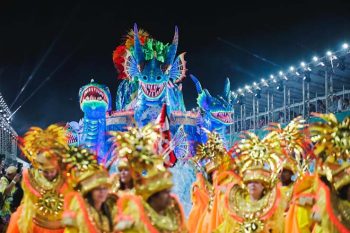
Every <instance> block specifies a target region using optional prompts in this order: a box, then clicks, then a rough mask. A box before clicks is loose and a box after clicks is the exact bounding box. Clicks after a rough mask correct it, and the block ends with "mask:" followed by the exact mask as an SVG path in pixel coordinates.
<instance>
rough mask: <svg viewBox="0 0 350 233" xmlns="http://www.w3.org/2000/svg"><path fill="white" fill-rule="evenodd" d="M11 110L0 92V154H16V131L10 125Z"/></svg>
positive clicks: (13, 155) (11, 155)
mask: <svg viewBox="0 0 350 233" xmlns="http://www.w3.org/2000/svg"><path fill="white" fill-rule="evenodd" d="M10 116H11V111H10V109H9V107H8V106H7V104H6V102H5V100H4V98H3V96H2V95H1V93H0V154H3V155H5V156H6V157H16V156H17V136H18V135H17V133H16V131H15V130H14V129H13V128H12V126H11V117H10Z"/></svg>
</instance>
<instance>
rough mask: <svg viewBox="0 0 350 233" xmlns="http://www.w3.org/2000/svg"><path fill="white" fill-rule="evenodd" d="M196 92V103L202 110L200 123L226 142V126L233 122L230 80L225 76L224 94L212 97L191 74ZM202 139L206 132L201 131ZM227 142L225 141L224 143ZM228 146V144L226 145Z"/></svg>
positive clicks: (204, 138)
mask: <svg viewBox="0 0 350 233" xmlns="http://www.w3.org/2000/svg"><path fill="white" fill-rule="evenodd" d="M191 78H192V80H193V82H194V83H195V85H196V89H197V92H198V97H197V104H198V106H199V108H200V109H201V112H202V118H201V119H199V120H200V121H199V122H200V125H201V126H202V127H204V128H205V129H207V130H209V131H216V132H217V133H218V134H219V135H220V137H221V139H222V140H223V141H224V142H226V141H227V140H226V137H225V135H226V130H227V127H228V126H230V125H232V124H233V119H232V115H233V106H232V101H231V93H230V80H229V79H228V78H227V79H226V82H225V87H224V92H223V94H224V96H223V97H222V96H217V97H214V96H212V95H210V93H209V91H208V90H207V89H203V88H202V86H201V84H200V82H199V81H198V79H197V78H196V77H195V76H193V75H191ZM201 136H202V141H203V142H205V141H206V133H203V134H202V133H201ZM225 144H227V143H225ZM226 146H228V145H226Z"/></svg>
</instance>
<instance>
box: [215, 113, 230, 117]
mask: <svg viewBox="0 0 350 233" xmlns="http://www.w3.org/2000/svg"><path fill="white" fill-rule="evenodd" d="M214 114H215V115H216V116H218V117H227V116H228V115H229V114H228V113H227V112H217V113H214Z"/></svg>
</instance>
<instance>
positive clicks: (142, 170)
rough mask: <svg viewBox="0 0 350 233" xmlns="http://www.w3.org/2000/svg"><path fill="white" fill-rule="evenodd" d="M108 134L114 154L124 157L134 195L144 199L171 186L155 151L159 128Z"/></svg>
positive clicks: (170, 180) (170, 178)
mask: <svg viewBox="0 0 350 233" xmlns="http://www.w3.org/2000/svg"><path fill="white" fill-rule="evenodd" d="M110 134H111V135H112V138H111V141H112V142H113V144H114V146H115V152H114V154H118V156H120V157H121V158H123V157H126V158H127V161H128V164H129V167H130V171H131V176H132V178H133V180H134V184H135V190H136V193H137V194H138V195H141V196H142V197H143V198H144V200H147V199H148V198H149V197H150V196H151V195H153V194H154V193H157V192H159V191H162V190H165V189H169V188H171V187H172V186H173V182H172V175H171V173H170V172H169V171H168V170H167V169H166V168H165V166H164V160H163V158H162V157H161V156H160V155H159V154H157V152H156V143H157V140H158V139H159V137H160V134H159V126H157V125H152V124H148V125H146V126H145V127H143V128H129V129H128V131H126V132H111V133H110Z"/></svg>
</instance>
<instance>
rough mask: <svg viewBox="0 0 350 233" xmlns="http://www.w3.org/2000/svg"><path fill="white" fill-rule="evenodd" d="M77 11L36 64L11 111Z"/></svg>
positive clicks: (14, 101) (13, 102)
mask: <svg viewBox="0 0 350 233" xmlns="http://www.w3.org/2000/svg"><path fill="white" fill-rule="evenodd" d="M76 9H78V8H74V9H73V11H72V12H71V14H70V16H69V17H68V19H67V20H66V22H65V23H64V24H63V27H62V29H61V31H60V32H59V33H58V34H57V35H56V37H55V38H54V40H53V41H52V43H51V44H50V46H49V48H48V49H47V50H46V52H45V53H44V55H43V56H42V57H41V59H40V60H39V62H38V63H37V64H36V66H35V67H34V69H33V71H32V73H31V74H30V75H29V77H28V79H27V81H26V82H25V84H24V85H23V86H22V88H21V90H20V91H19V93H18V94H17V96H16V98H15V99H14V100H13V101H12V103H11V105H10V109H11V108H12V107H13V105H14V104H15V103H16V102H17V100H18V98H19V97H20V96H21V94H22V93H23V91H24V90H25V89H26V87H27V86H28V84H29V82H30V81H31V80H32V79H33V77H34V76H35V75H36V73H37V72H38V70H39V69H40V67H41V65H42V64H43V63H44V62H45V60H46V58H47V56H48V55H49V54H50V53H51V51H52V49H53V48H54V47H55V45H56V43H57V41H58V40H59V39H60V38H61V36H62V34H63V32H64V31H65V29H66V28H67V26H68V24H69V23H70V21H71V20H72V18H73V13H75V11H76Z"/></svg>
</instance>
